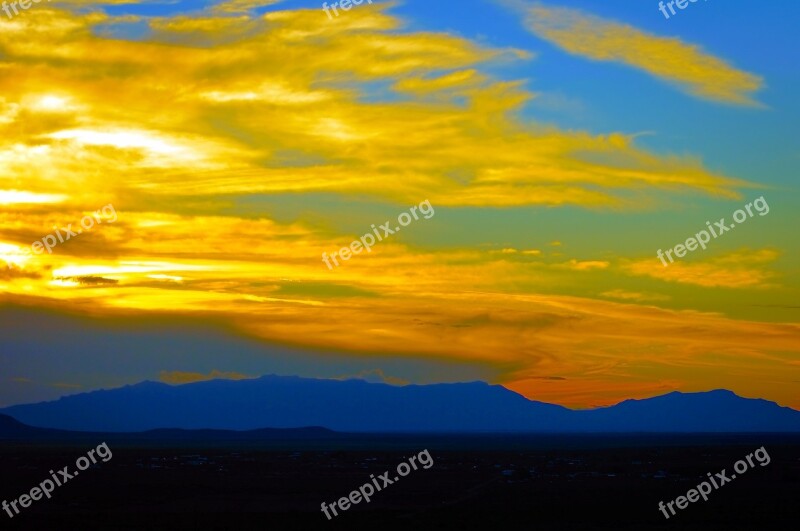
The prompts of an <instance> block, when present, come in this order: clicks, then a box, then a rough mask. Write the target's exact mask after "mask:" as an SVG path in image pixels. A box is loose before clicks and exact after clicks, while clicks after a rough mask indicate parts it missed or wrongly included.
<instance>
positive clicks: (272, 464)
mask: <svg viewBox="0 0 800 531" xmlns="http://www.w3.org/2000/svg"><path fill="white" fill-rule="evenodd" d="M102 442H106V443H107V444H108V446H109V447H110V448H111V451H112V452H113V458H112V459H111V460H109V461H108V462H106V463H99V464H98V465H95V466H93V467H92V468H89V469H88V470H86V471H84V472H82V473H81V475H80V476H79V477H75V478H73V479H72V480H70V481H69V482H68V483H67V484H65V485H63V486H62V487H59V488H56V489H55V492H54V493H53V497H52V499H50V500H47V499H42V500H40V501H35V502H33V504H32V506H31V507H29V508H27V509H23V510H22V512H21V514H19V515H16V516H15V517H14V518H13V519H10V518H9V517H8V515H7V514H6V513H5V512H0V522H1V524H0V528H2V529H42V530H73V529H74V530H81V531H84V530H95V529H97V530H101V529H102V530H114V529H131V530H149V529H164V530H178V529H193V530H194V529H220V530H222V529H225V530H229V529H230V530H239V529H270V530H272V529H274V530H283V529H291V530H295V529H296V530H303V531H306V530H313V529H348V530H350V529H372V530H379V529H380V530H394V529H398V530H399V529H403V530H409V529H420V530H425V531H427V530H436V529H442V530H449V529H453V530H463V529H476V530H477V529H481V530H483V529H489V530H491V529H494V528H498V529H499V528H502V529H543V530H566V529H569V530H573V529H574V530H590V529H609V530H627V529H630V530H636V531H641V530H648V529H686V530H694V529H696V530H703V531H710V530H717V529H719V530H726V531H727V530H731V529H742V530H762V529H785V528H794V527H795V526H796V524H797V522H798V521H800V505H799V504H798V503H797V501H798V493H799V492H800V490H798V487H800V437H798V436H775V435H763V436H760V435H745V436H720V435H713V436H712V435H709V436H702V435H691V436H688V435H687V436H666V437H665V436H657V437H656V436H628V437H619V436H615V437H603V436H591V437H589V436H536V437H533V436H531V437H507V436H467V437H457V436H421V435H420V436H399V437H398V436H370V437H365V436H346V437H341V438H336V439H331V438H322V439H319V440H316V439H313V438H310V439H308V440H303V441H297V440H295V441H291V442H281V441H270V442H264V443H259V442H257V441H253V440H247V441H241V442H236V441H230V440H221V441H218V442H213V441H208V440H206V441H203V442H202V443H201V442H196V443H192V442H191V441H186V440H180V438H179V437H170V438H166V439H164V440H148V441H141V440H135V439H127V440H126V439H125V438H124V437H122V436H110V435H109V436H107V438H106V440H95V439H94V438H93V437H92V436H87V438H86V440H70V442H68V443H64V442H62V443H58V444H55V443H52V442H45V441H34V442H24V441H14V442H10V441H6V442H2V441H0V478H2V481H0V501H2V500H7V501H9V502H10V501H11V500H12V499H16V498H18V497H19V496H20V495H22V494H24V493H26V492H29V491H30V489H31V488H33V487H35V486H37V485H38V484H39V483H41V482H42V481H43V480H45V479H47V478H48V477H50V473H49V470H51V469H52V470H54V471H55V470H60V469H62V468H63V467H64V466H67V465H69V467H70V470H74V469H75V462H76V459H78V458H79V457H81V456H82V455H86V453H87V451H88V450H90V449H92V448H95V447H96V446H97V445H98V444H100V443H102ZM761 446H764V447H765V449H766V450H767V452H768V454H769V456H770V458H771V462H770V463H769V464H768V465H766V466H763V467H762V466H760V465H759V464H758V463H757V462H756V464H755V467H754V468H752V469H750V470H748V471H747V472H746V473H744V474H741V475H740V476H739V477H737V478H736V479H734V480H732V481H731V482H730V483H728V484H726V485H725V486H723V487H721V488H720V489H719V490H715V491H713V492H712V493H711V494H710V496H709V500H708V501H707V502H704V501H703V500H702V499H700V501H698V502H696V503H691V504H689V507H688V508H686V509H684V510H681V511H678V514H677V515H676V516H673V517H671V518H670V519H669V520H666V519H665V518H664V516H663V515H662V513H661V512H660V511H659V509H658V502H659V501H662V500H663V501H664V502H665V503H666V502H669V501H671V500H674V499H675V498H677V497H678V496H681V495H685V494H686V493H687V491H688V490H689V489H692V488H694V487H695V486H696V485H697V484H698V483H700V482H701V481H703V480H704V479H706V477H707V473H708V472H711V473H712V474H714V473H716V472H719V471H721V470H722V469H726V470H727V471H728V476H730V475H731V472H732V470H733V465H734V463H735V462H736V461H737V460H739V459H743V458H745V456H746V455H748V454H750V453H751V452H754V451H755V450H756V449H757V448H759V447H761ZM425 449H427V450H428V451H429V453H430V455H431V456H432V458H433V461H434V464H433V466H432V467H431V468H429V469H427V470H424V469H423V468H422V467H421V466H420V467H419V470H416V471H411V472H410V474H409V475H408V476H407V477H405V478H402V479H400V481H398V482H397V483H395V484H393V485H391V486H388V487H386V488H385V490H383V491H381V492H378V493H375V494H374V495H373V499H372V501H371V503H369V504H365V503H364V502H363V501H362V502H361V503H360V504H358V505H356V506H354V507H351V508H350V509H349V510H348V511H345V512H343V513H342V512H340V514H339V516H337V517H335V518H333V520H331V521H328V520H327V519H326V517H325V516H324V514H323V513H322V511H321V508H320V505H321V503H322V502H323V501H324V502H327V503H331V502H333V501H335V500H338V499H339V498H341V497H344V496H347V495H348V494H349V493H350V492H351V491H353V490H356V489H358V487H360V486H361V485H363V484H364V483H366V482H368V481H370V475H371V474H374V475H375V476H376V477H377V476H378V475H380V474H383V473H384V472H385V471H387V470H388V471H390V472H391V474H390V477H392V478H393V477H395V476H397V473H396V467H397V465H398V464H399V463H401V462H403V461H404V460H407V459H408V457H410V456H411V455H416V454H418V453H419V452H421V451H422V450H425Z"/></svg>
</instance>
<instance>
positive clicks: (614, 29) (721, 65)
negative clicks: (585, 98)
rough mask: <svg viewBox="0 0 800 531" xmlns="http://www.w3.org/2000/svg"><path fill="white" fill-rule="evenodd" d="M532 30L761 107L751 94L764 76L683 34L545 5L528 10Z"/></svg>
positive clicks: (579, 51)
mask: <svg viewBox="0 0 800 531" xmlns="http://www.w3.org/2000/svg"><path fill="white" fill-rule="evenodd" d="M527 14H528V16H527V19H526V23H527V26H528V28H529V29H530V30H531V31H533V32H534V33H536V35H538V36H539V37H541V38H543V39H545V40H548V41H550V42H552V43H553V44H555V45H556V46H558V47H560V48H561V49H563V50H565V51H567V52H569V53H571V54H574V55H579V56H582V57H587V58H589V59H593V60H595V61H614V62H620V63H623V64H626V65H629V66H632V67H634V68H638V69H640V70H643V71H645V72H647V73H648V74H650V75H653V76H655V77H658V78H660V79H663V80H665V81H669V82H672V83H675V84H677V85H679V86H681V87H683V88H684V89H685V90H686V91H687V92H689V93H690V94H693V95H695V96H699V97H702V98H706V99H710V100H714V101H720V102H724V103H733V104H739V105H750V106H757V105H759V104H758V103H757V102H756V101H755V100H753V98H752V93H753V92H755V91H757V90H759V89H761V88H762V87H763V85H764V81H763V79H762V78H761V77H759V76H757V75H755V74H751V73H748V72H744V71H741V70H738V69H736V68H734V67H732V66H731V65H729V64H728V63H727V62H725V61H724V60H722V59H719V58H717V57H714V56H713V55H710V54H708V53H707V52H705V51H703V50H702V49H701V48H700V47H699V46H696V45H692V44H686V43H684V42H682V41H681V40H680V39H678V38H667V37H658V36H656V35H652V34H649V33H646V32H644V31H641V30H638V29H636V28H634V27H632V26H629V25H627V24H620V23H618V22H613V21H610V20H606V19H603V18H601V17H597V16H593V15H589V14H587V13H585V12H583V11H580V10H577V9H569V8H551V7H545V6H543V5H538V6H536V7H533V8H530V9H529V10H528V11H527Z"/></svg>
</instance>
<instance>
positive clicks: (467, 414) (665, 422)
mask: <svg viewBox="0 0 800 531" xmlns="http://www.w3.org/2000/svg"><path fill="white" fill-rule="evenodd" d="M0 412H2V413H6V414H8V415H11V416H13V417H14V418H16V419H18V420H20V421H22V422H24V423H26V424H30V425H32V426H44V427H48V428H60V429H68V430H80V431H103V432H142V431H147V430H157V429H183V430H239V431H242V430H258V429H264V428H273V429H286V428H306V429H307V427H308V426H324V427H325V428H327V429H330V430H334V431H337V432H353V433H359V432H360V433H364V432H373V433H391V432H442V433H448V432H465V433H466V432H472V433H477V432H514V433H535V432H541V433H575V432H586V433H597V432H608V433H632V432H664V433H673V432H675V433H677V432H680V433H693V432H731V433H737V432H800V412H798V411H795V410H793V409H790V408H785V407H780V406H778V405H777V404H775V403H773V402H769V401H767V400H761V399H746V398H742V397H740V396H737V395H736V394H735V393H733V392H731V391H727V390H724V389H717V390H713V391H708V392H702V393H681V392H677V391H676V392H671V393H667V394H665V395H661V396H657V397H653V398H648V399H642V400H625V401H623V402H621V403H619V404H617V405H615V406H610V407H603V408H597V409H592V410H571V409H567V408H565V407H563V406H558V405H553V404H547V403H544V402H537V401H534V400H529V399H527V398H525V397H524V396H522V395H520V394H518V393H515V392H513V391H510V390H508V389H506V388H505V387H503V386H500V385H490V384H488V383H486V382H467V383H441V384H431V385H406V386H392V385H388V384H381V383H368V382H366V381H363V380H322V379H310V378H301V377H297V376H276V375H267V376H262V377H260V378H255V379H250V380H235V381H234V380H210V381H203V382H194V383H188V384H183V385H168V384H165V383H160V382H152V381H144V382H140V383H138V384H134V385H128V386H125V387H121V388H118V389H111V390H99V391H93V392H89V393H83V394H78V395H72V396H67V397H62V398H60V399H59V400H56V401H52V402H43V403H39V404H28V405H18V406H12V407H9V408H5V409H3V410H0Z"/></svg>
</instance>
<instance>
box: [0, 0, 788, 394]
mask: <svg viewBox="0 0 800 531" xmlns="http://www.w3.org/2000/svg"><path fill="white" fill-rule="evenodd" d="M330 4H332V2H328V5H330ZM322 7H323V6H322V2H311V1H289V0H286V1H269V0H260V1H257V0H230V1H201V2H198V1H168V2H160V1H141V2H136V1H132V2H130V1H125V2H122V1H112V2H91V1H87V0H69V1H66V0H64V1H56V0H53V1H52V2H49V3H39V4H32V5H31V7H30V8H29V9H27V10H22V9H21V8H18V13H17V14H14V12H13V10H12V11H10V14H9V15H6V14H5V13H4V12H2V11H0V68H2V70H3V71H4V72H3V73H4V75H3V76H0V133H1V134H0V382H2V384H0V406H2V405H10V404H15V403H21V402H32V401H39V400H45V399H54V398H57V397H59V396H62V395H64V394H70V393H75V392H83V391H88V390H92V389H98V388H108V387H115V386H120V385H126V384H132V383H136V382H138V381H141V380H144V379H151V380H160V381H165V382H168V383H183V382H190V381H198V380H202V379H210V378H218V377H221V378H248V377H256V376H259V375H262V374H271V373H276V374H297V375H301V376H308V377H321V378H339V379H343V378H350V377H353V378H365V379H368V380H370V381H383V382H386V383H390V384H393V385H405V384H409V383H412V384H423V383H433V382H450V381H468V380H485V381H488V382H491V383H496V384H501V385H504V386H506V387H508V388H509V389H512V390H514V391H516V392H519V393H521V394H523V395H525V396H526V397H528V398H530V399H534V400H541V401H545V402H552V403H558V404H563V405H565V406H568V407H573V408H588V407H597V406H604V405H610V404H615V403H617V402H620V401H622V400H625V399H631V398H645V397H650V396H656V395H660V394H664V393H667V392H671V391H684V392H692V391H706V390H711V389H718V388H725V389H730V390H732V391H734V392H736V393H737V394H740V395H742V396H747V397H754V398H765V399H768V400H773V401H776V402H778V403H779V404H781V405H785V406H790V407H794V408H800V394H799V393H798V388H800V326H799V325H798V315H799V314H798V310H799V309H800V305H798V303H797V301H798V300H799V298H798V294H800V252H798V247H797V236H796V230H797V227H798V226H799V225H800V223H798V221H800V210H798V208H797V207H798V203H800V195H799V194H798V190H797V185H796V176H795V169H796V168H797V166H798V158H799V157H800V150H798V145H797V143H798V141H797V138H798V136H799V135H798V133H799V132H800V131H798V129H800V126H798V124H799V123H800V120H799V119H800V104H798V98H797V97H796V94H797V93H799V92H800V74H798V70H797V68H796V65H797V59H798V37H797V32H796V30H795V28H794V21H795V20H797V15H798V14H800V5H796V4H795V3H786V2H770V3H763V5H762V4H758V5H756V4H754V3H753V2H750V1H744V0H741V1H740V0H726V2H724V3H723V2H721V1H714V0H712V1H707V2H696V3H689V4H688V6H687V7H686V8H685V9H683V10H681V9H678V8H677V7H676V8H675V9H676V13H675V14H674V15H670V16H669V18H667V17H666V16H665V15H664V14H662V12H661V11H659V7H658V2H655V1H651V0H647V1H633V0H625V1H623V0H611V1H608V2H589V1H558V0H552V1H548V2H527V1H523V0H519V1H517V0H459V1H455V0H436V1H421V0H410V1H407V2H388V1H386V2H384V1H380V0H374V1H373V2H372V3H371V4H369V3H367V2H364V3H362V4H361V5H357V6H355V5H354V6H352V8H351V9H350V10H348V11H344V10H341V9H339V10H338V11H339V15H338V16H336V15H334V14H333V13H332V12H331V15H330V16H329V15H327V14H326V13H325V11H324V10H323V9H322ZM667 13H669V11H667ZM746 206H750V207H751V208H750V215H747V216H745V217H744V218H741V219H743V221H741V223H736V224H735V226H734V228H735V229H736V230H728V231H726V232H725V233H724V234H719V235H718V237H714V238H711V239H710V241H709V242H708V244H707V248H706V249H701V248H697V249H696V250H693V251H690V252H687V253H686V254H685V255H684V256H683V257H678V256H677V251H674V252H675V255H674V256H673V255H670V257H671V258H672V259H673V260H672V261H671V262H670V261H669V260H667V259H666V258H665V259H664V260H663V261H662V259H660V258H659V257H658V256H657V252H658V251H659V250H661V251H663V252H666V251H667V250H672V249H673V247H675V246H676V245H677V244H682V243H685V242H686V240H687V239H688V238H691V237H694V236H695V235H696V234H698V233H699V232H701V231H703V230H707V227H708V226H712V227H713V226H714V224H715V222H717V220H720V219H722V218H724V219H725V220H726V223H727V224H728V225H730V224H731V222H732V219H733V215H734V213H735V212H736V211H737V210H740V209H741V212H742V213H743V214H745V213H746V210H745V208H746ZM412 208H416V209H417V210H416V211H412ZM403 212H407V213H410V212H415V215H416V214H419V212H422V213H424V215H416V217H417V218H418V219H413V218H411V217H410V216H408V218H407V219H408V220H409V221H408V223H407V224H405V226H403V227H402V230H399V231H393V232H396V233H395V234H391V235H389V234H388V233H386V232H384V230H380V229H377V228H376V230H380V232H378V234H380V235H382V236H385V238H381V241H377V242H375V243H374V245H373V246H372V247H371V248H370V249H369V250H368V251H366V252H365V249H364V248H363V247H361V248H358V247H356V248H353V253H352V255H351V256H350V257H349V258H348V259H347V260H344V259H343V257H342V256H341V255H342V253H341V251H340V250H341V249H342V248H343V247H345V246H350V245H351V242H353V241H355V240H359V239H360V238H362V237H363V236H364V235H365V234H375V233H374V232H372V231H373V226H374V227H378V226H379V225H384V224H385V223H386V222H387V221H388V222H390V225H389V226H388V227H387V228H389V229H393V228H399V226H397V220H398V216H399V215H401V214H402V213H403ZM707 222H708V223H707ZM82 223H83V225H82ZM70 225H71V229H70V230H72V233H67V231H66V230H62V228H63V229H68V228H69V226H70ZM81 227H83V228H81ZM78 230H81V232H80V233H78V232H77V231H78ZM49 235H50V236H49ZM67 236H69V237H68V238H67ZM48 238H49V239H48ZM61 240H64V241H61ZM35 242H39V244H36V243H35ZM47 242H49V244H48V245H47V247H49V249H45V243H47ZM333 253H339V259H338V261H337V263H338V264H339V265H338V266H335V265H333V264H332V263H331V262H330V261H329V262H328V263H329V264H330V265H331V267H329V266H327V265H326V262H325V258H326V257H328V258H330V256H331V255H332V254H333ZM344 254H345V255H346V254H347V253H346V252H345V253H344ZM664 264H667V265H664Z"/></svg>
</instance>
